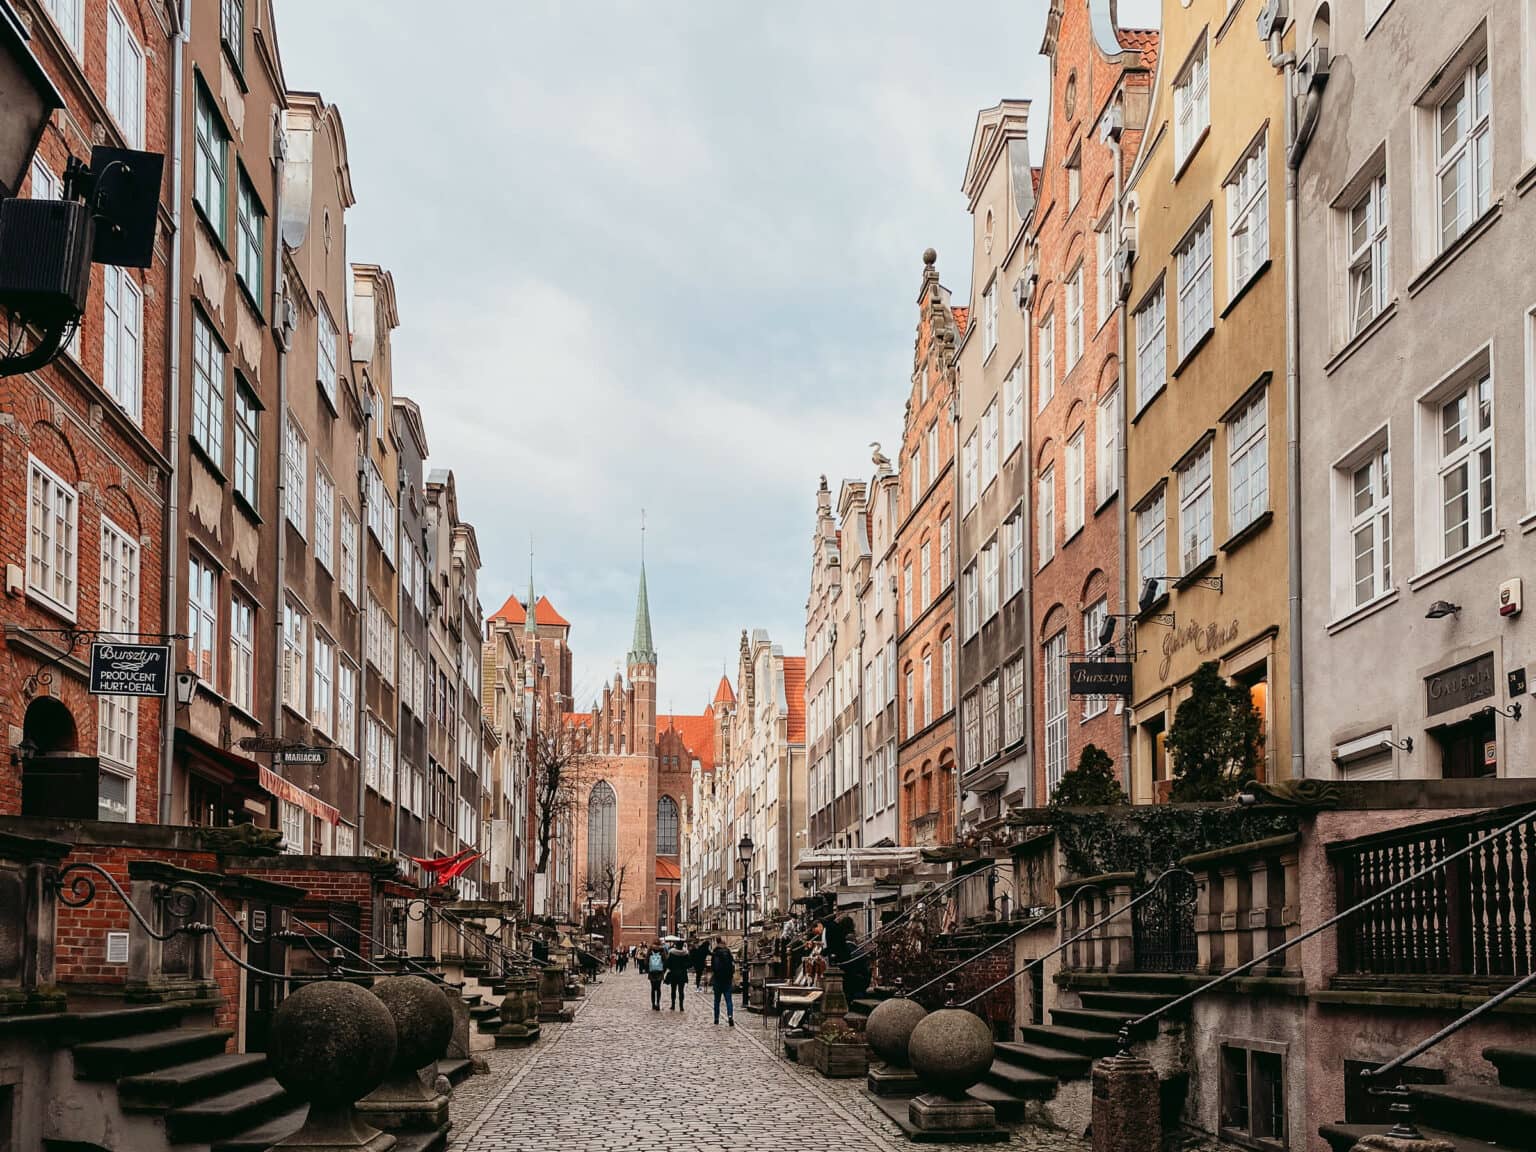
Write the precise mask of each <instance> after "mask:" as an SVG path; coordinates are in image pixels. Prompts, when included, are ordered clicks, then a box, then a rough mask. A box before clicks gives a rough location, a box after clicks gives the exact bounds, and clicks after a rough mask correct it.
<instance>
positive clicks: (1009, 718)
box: [1003, 657, 1024, 748]
mask: <svg viewBox="0 0 1536 1152" xmlns="http://www.w3.org/2000/svg"><path fill="white" fill-rule="evenodd" d="M1022 739H1024V660H1023V658H1022V657H1021V658H1020V659H1017V660H1011V661H1009V662H1008V664H1006V665H1004V667H1003V747H1004V748H1011V747H1013V746H1014V745H1015V744H1017V743H1018V742H1019V741H1020V740H1022Z"/></svg>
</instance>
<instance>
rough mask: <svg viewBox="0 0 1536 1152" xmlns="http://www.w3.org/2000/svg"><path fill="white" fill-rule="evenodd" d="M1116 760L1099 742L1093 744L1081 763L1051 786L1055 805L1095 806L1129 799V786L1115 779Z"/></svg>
mask: <svg viewBox="0 0 1536 1152" xmlns="http://www.w3.org/2000/svg"><path fill="white" fill-rule="evenodd" d="M1114 767H1115V762H1114V761H1113V760H1111V759H1110V758H1109V753H1108V752H1106V751H1104V749H1102V748H1100V747H1099V746H1098V745H1097V744H1089V745H1087V746H1086V747H1085V748H1084V749H1083V753H1082V755H1081V756H1079V757H1078V758H1077V767H1076V768H1073V769H1072V770H1071V771H1069V772H1064V773H1062V777H1061V779H1060V780H1058V781H1056V787H1055V788H1053V789H1052V790H1051V807H1052V808H1095V807H1103V806H1107V805H1113V804H1124V803H1126V802H1127V801H1126V798H1125V789H1123V788H1121V787H1120V781H1119V780H1117V779H1115V773H1114Z"/></svg>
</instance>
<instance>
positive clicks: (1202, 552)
mask: <svg viewBox="0 0 1536 1152" xmlns="http://www.w3.org/2000/svg"><path fill="white" fill-rule="evenodd" d="M1211 516H1212V512H1211V442H1210V441H1209V440H1207V441H1206V442H1205V443H1204V444H1202V445H1201V446H1200V447H1199V448H1198V449H1197V450H1196V451H1195V454H1194V455H1193V456H1191V457H1190V458H1189V460H1188V461H1187V462H1186V463H1185V464H1184V466H1183V467H1182V468H1180V469H1179V537H1180V545H1179V563H1180V571H1182V572H1190V571H1193V570H1194V569H1195V568H1198V567H1199V566H1200V565H1201V564H1202V563H1203V562H1204V561H1205V560H1206V559H1207V558H1208V557H1210V556H1212V555H1214V554H1215V538H1214V533H1213V531H1212V527H1211Z"/></svg>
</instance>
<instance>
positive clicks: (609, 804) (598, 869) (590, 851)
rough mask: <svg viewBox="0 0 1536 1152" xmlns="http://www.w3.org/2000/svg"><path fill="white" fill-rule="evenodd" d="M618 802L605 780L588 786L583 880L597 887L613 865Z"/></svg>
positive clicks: (616, 836) (615, 861)
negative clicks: (590, 881)
mask: <svg viewBox="0 0 1536 1152" xmlns="http://www.w3.org/2000/svg"><path fill="white" fill-rule="evenodd" d="M618 813H619V802H618V798H617V797H615V796H614V794H613V788H612V786H611V785H610V784H609V783H608V781H606V780H599V781H598V782H597V783H596V784H594V785H592V794H591V795H590V796H589V797H588V798H587V876H588V877H589V878H590V879H591V880H592V882H593V883H594V884H600V882H601V878H602V876H603V873H604V872H605V871H607V869H608V868H609V867H610V866H613V865H617V863H618V860H617V859H616V857H615V855H614V846H615V845H616V844H617V843H618V838H619V837H618Z"/></svg>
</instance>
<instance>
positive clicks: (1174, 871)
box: [957, 867, 1194, 1008]
mask: <svg viewBox="0 0 1536 1152" xmlns="http://www.w3.org/2000/svg"><path fill="white" fill-rule="evenodd" d="M1181 875H1182V876H1188V877H1189V878H1190V879H1194V874H1193V873H1192V872H1190V871H1189V869H1187V868H1180V867H1173V868H1169V869H1168V870H1167V871H1165V872H1163V873H1161V874H1160V875H1159V876H1158V878H1157V879H1156V880H1154V881H1152V883H1151V884H1150V885H1149V886H1148V887H1147V890H1146V891H1145V892H1142V893H1140V894H1139V895H1137V896H1134V897H1132V898H1131V899H1130V900H1127V901H1126V902H1125V903H1124V904H1122V905H1121V906H1120V907H1118V908H1116V909H1115V910H1114V911H1113V912H1109V913H1107V914H1106V915H1104V916H1101V917H1099V919H1097V920H1095V921H1094V922H1093V923H1092V924H1090V925H1088V927H1086V928H1084V929H1083V930H1082V931H1081V932H1079V933H1077V934H1076V935H1075V936H1072V937H1070V938H1068V939H1066V940H1063V941H1062V942H1061V943H1060V944H1057V945H1056V946H1055V947H1054V948H1052V949H1051V950H1050V951H1048V952H1044V953H1042V954H1040V955H1039V956H1036V957H1035V958H1034V959H1033V960H1031V961H1029V963H1027V964H1025V965H1024V966H1023V967H1022V968H1019V969H1017V970H1015V971H1013V972H1010V973H1008V975H1006V976H1004V977H1003V978H1002V979H1000V980H994V981H993V982H992V983H991V984H988V985H987V986H986V987H985V988H983V989H982V990H981V991H980V992H978V993H976V995H974V996H972V997H970V998H969V999H967V1000H963V1001H961V1003H960V1004H959V1005H957V1007H960V1008H968V1007H970V1006H971V1005H972V1004H974V1003H976V1001H978V1000H980V999H981V998H982V997H983V996H986V995H988V994H989V993H991V992H994V991H996V990H997V989H998V988H1001V987H1002V986H1003V985H1004V984H1006V983H1008V981H1010V980H1013V979H1016V978H1017V977H1019V976H1022V975H1024V973H1026V972H1028V971H1029V970H1030V969H1031V968H1038V967H1039V966H1040V965H1041V964H1043V963H1045V962H1046V961H1047V960H1049V959H1050V958H1051V957H1052V956H1055V955H1058V954H1059V953H1061V952H1065V951H1066V950H1067V948H1068V947H1070V946H1071V945H1073V944H1076V943H1077V942H1078V941H1079V940H1081V939H1082V938H1083V937H1085V936H1091V935H1092V934H1093V933H1094V932H1096V931H1098V930H1099V929H1100V928H1102V927H1103V926H1104V925H1105V924H1108V923H1109V922H1110V921H1111V920H1113V919H1115V917H1117V916H1123V915H1124V914H1125V913H1127V912H1129V911H1130V910H1131V909H1132V908H1134V907H1136V905H1138V904H1140V903H1141V902H1142V901H1143V900H1145V899H1147V898H1148V897H1149V896H1151V895H1152V894H1153V893H1154V892H1156V891H1157V890H1158V889H1159V888H1161V887H1162V886H1163V882H1164V881H1165V880H1167V879H1168V878H1169V877H1170V876H1181ZM1076 899H1077V897H1076V896H1073V900H1074V901H1075V900H1076ZM1071 906H1072V905H1071V903H1068V904H1066V905H1064V907H1068V908H1070V907H1071Z"/></svg>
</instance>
